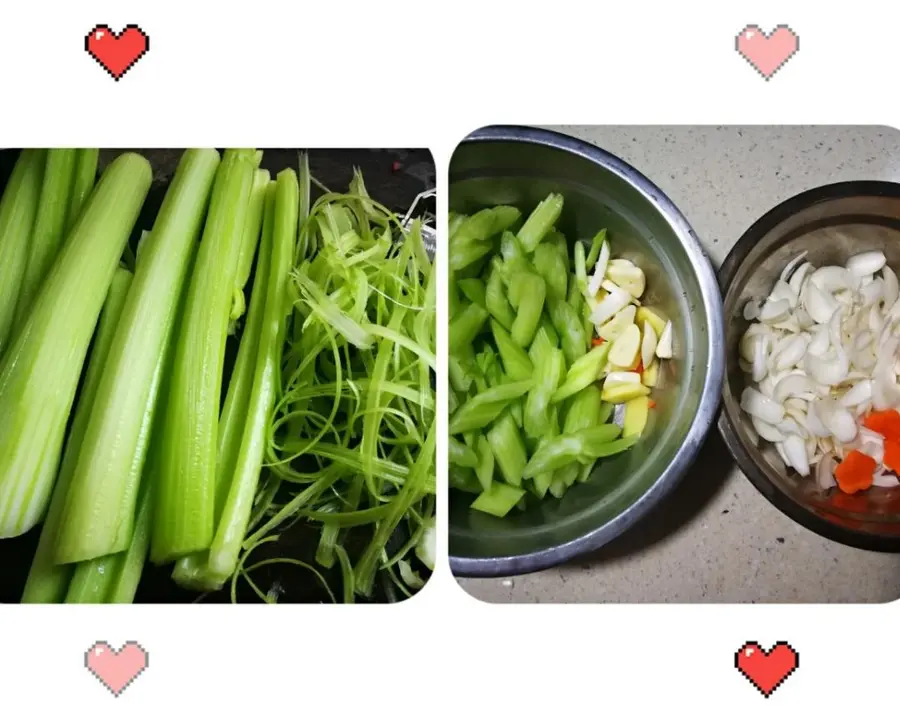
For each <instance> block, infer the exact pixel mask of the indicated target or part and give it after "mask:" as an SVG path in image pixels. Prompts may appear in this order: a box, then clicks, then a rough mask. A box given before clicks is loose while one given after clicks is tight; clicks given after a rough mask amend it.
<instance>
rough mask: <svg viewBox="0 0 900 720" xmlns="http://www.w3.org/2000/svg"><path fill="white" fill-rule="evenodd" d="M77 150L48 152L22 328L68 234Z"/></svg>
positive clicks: (19, 318)
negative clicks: (67, 217) (67, 214)
mask: <svg viewBox="0 0 900 720" xmlns="http://www.w3.org/2000/svg"><path fill="white" fill-rule="evenodd" d="M76 156H77V150H74V149H70V148H59V149H53V150H48V151H47V162H46V164H45V165H44V177H43V183H42V185H41V201H40V204H39V205H38V212H37V216H36V217H35V220H34V227H33V229H32V231H31V243H30V246H29V249H28V262H27V264H26V265H25V276H24V277H23V278H22V288H21V290H20V291H19V303H18V306H17V307H16V319H15V325H14V327H15V328H16V329H17V330H18V329H19V328H21V327H22V324H23V323H24V322H25V320H26V318H27V317H28V314H29V313H30V312H31V308H32V306H33V305H34V299H35V296H36V295H37V293H38V291H39V290H40V289H41V285H42V283H43V282H44V278H45V277H47V273H48V272H49V271H50V268H51V267H53V263H54V262H55V261H56V257H57V255H58V254H59V249H60V246H61V245H62V243H63V240H64V237H65V233H66V213H67V212H68V209H69V195H70V194H71V192H72V178H73V176H74V174H75V160H76Z"/></svg>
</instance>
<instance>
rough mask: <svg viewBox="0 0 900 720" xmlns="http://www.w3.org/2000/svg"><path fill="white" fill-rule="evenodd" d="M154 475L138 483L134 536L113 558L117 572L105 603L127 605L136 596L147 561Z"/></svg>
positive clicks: (145, 477) (145, 476)
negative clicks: (124, 549) (138, 492)
mask: <svg viewBox="0 0 900 720" xmlns="http://www.w3.org/2000/svg"><path fill="white" fill-rule="evenodd" d="M154 481H155V475H154V474H153V473H150V474H149V475H148V474H146V473H145V474H144V478H143V480H142V482H141V499H140V501H139V503H138V513H137V518H136V519H135V522H134V535H132V538H131V544H130V545H129V546H128V549H127V550H126V551H125V552H123V553H119V554H118V555H116V558H117V572H116V573H115V575H114V579H113V583H112V587H111V588H110V590H109V594H108V595H107V597H106V602H108V603H114V604H130V603H133V602H134V596H135V595H136V594H137V589H138V584H139V583H140V581H141V574H142V573H143V571H144V565H145V563H146V562H147V554H148V552H149V550H150V532H151V530H152V527H153V522H152V521H153V497H154V491H155V489H154V486H153V483H154Z"/></svg>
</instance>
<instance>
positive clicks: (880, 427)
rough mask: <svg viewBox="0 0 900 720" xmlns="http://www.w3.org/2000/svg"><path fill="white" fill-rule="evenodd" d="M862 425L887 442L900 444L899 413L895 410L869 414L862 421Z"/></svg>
mask: <svg viewBox="0 0 900 720" xmlns="http://www.w3.org/2000/svg"><path fill="white" fill-rule="evenodd" d="M863 425H865V426H866V427H867V428H869V430H871V431H873V432H877V433H878V434H879V435H884V437H886V438H887V439H889V440H895V441H896V442H900V413H898V412H897V411H896V410H881V411H875V412H871V413H869V414H868V415H867V416H866V419H865V420H863Z"/></svg>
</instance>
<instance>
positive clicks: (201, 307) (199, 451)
mask: <svg viewBox="0 0 900 720" xmlns="http://www.w3.org/2000/svg"><path fill="white" fill-rule="evenodd" d="M255 171H256V168H255V165H254V162H253V160H252V159H251V158H248V157H246V156H245V155H243V154H239V153H235V154H232V155H229V156H228V157H226V158H225V159H224V160H223V161H222V163H221V165H220V166H219V169H218V170H217V172H216V179H215V183H214V186H213V191H212V199H211V200H210V207H209V214H208V216H207V220H206V225H205V227H204V230H203V237H202V239H201V241H200V247H199V248H198V250H197V259H196V261H195V265H194V269H193V272H192V276H191V278H190V282H189V284H188V291H187V298H186V300H185V308H184V312H183V315H182V320H181V328H180V331H179V337H178V338H177V344H176V346H175V359H174V362H173V365H172V372H171V378H170V380H171V390H170V395H169V398H168V403H167V405H166V413H165V417H164V418H163V444H162V450H161V452H162V459H161V469H160V478H159V492H158V494H157V497H156V503H157V507H156V512H155V517H154V528H153V537H152V541H151V560H152V561H153V562H154V563H156V564H163V563H166V562H169V561H171V560H173V559H175V558H177V557H180V556H181V555H186V554H188V553H192V552H195V551H198V550H204V549H206V548H208V547H209V545H210V543H211V542H212V537H213V532H214V530H215V528H214V524H215V473H216V438H217V434H218V419H219V403H220V394H221V388H222V372H223V364H224V358H225V340H226V336H227V332H228V321H229V315H230V311H231V301H232V296H233V292H234V279H235V276H236V274H237V262H238V257H239V255H240V250H241V240H242V238H243V231H244V226H245V223H246V218H247V207H248V204H249V201H250V192H251V190H252V187H253V180H254V174H255Z"/></svg>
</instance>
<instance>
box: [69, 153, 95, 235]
mask: <svg viewBox="0 0 900 720" xmlns="http://www.w3.org/2000/svg"><path fill="white" fill-rule="evenodd" d="M99 160H100V150H98V149H97V148H81V149H79V150H78V155H77V156H76V159H75V172H74V175H73V178H72V192H71V194H70V195H69V207H68V208H67V209H66V232H71V230H72V228H73V227H75V223H76V222H77V221H78V217H79V215H80V214H81V208H83V207H84V203H85V201H86V200H87V199H88V195H90V194H91V190H93V189H94V182H96V180H97V163H98V162H99Z"/></svg>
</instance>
